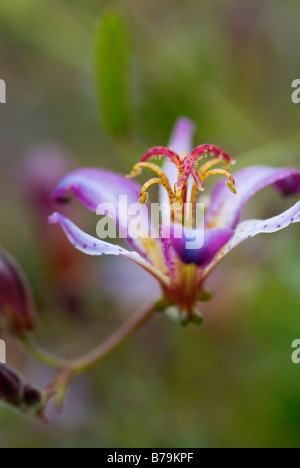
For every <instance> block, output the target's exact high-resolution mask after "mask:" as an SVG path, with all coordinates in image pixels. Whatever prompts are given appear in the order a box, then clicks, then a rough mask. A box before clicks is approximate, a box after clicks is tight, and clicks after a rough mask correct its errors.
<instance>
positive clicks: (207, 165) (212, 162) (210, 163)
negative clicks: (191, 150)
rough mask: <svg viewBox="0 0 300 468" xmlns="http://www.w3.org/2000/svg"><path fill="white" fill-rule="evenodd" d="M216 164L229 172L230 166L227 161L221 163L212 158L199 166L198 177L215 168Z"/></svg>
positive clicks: (220, 160) (217, 159)
mask: <svg viewBox="0 0 300 468" xmlns="http://www.w3.org/2000/svg"><path fill="white" fill-rule="evenodd" d="M217 164H223V165H224V169H226V170H227V171H228V172H229V171H230V164H229V162H228V161H226V160H224V161H223V160H222V159H219V158H214V159H211V160H210V161H207V162H206V163H205V164H203V166H201V168H200V171H199V175H200V173H201V174H204V173H205V172H207V171H208V170H209V169H211V168H212V167H214V166H216V165H217Z"/></svg>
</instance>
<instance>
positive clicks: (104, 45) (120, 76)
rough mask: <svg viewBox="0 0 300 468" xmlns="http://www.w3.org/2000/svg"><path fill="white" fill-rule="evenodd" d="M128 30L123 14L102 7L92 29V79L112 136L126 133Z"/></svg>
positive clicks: (128, 125)
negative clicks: (93, 51)
mask: <svg viewBox="0 0 300 468" xmlns="http://www.w3.org/2000/svg"><path fill="white" fill-rule="evenodd" d="M130 51H131V47H130V33H129V29H128V27H127V24H126V21H125V20H124V18H123V16H122V15H121V14H120V13H119V12H117V11H114V10H108V11H106V12H105V13H104V14H103V15H102V16H101V19H100V22H99V24H98V26H97V30H96V41H95V55H96V57H95V58H96V80H97V89H98V97H99V108H100V115H101V119H102V123H103V125H104V126H105V127H106V130H107V131H108V132H109V133H111V134H112V135H113V136H115V137H120V136H123V135H125V134H126V133H128V131H129V127H130V112H129V63H130Z"/></svg>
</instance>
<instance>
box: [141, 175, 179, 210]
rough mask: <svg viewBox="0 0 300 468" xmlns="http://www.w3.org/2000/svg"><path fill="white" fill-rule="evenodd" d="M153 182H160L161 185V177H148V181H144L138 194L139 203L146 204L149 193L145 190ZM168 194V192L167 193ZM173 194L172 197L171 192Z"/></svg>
mask: <svg viewBox="0 0 300 468" xmlns="http://www.w3.org/2000/svg"><path fill="white" fill-rule="evenodd" d="M154 184H161V185H164V183H163V181H162V179H158V178H156V179H155V178H154V179H150V180H148V182H146V183H145V184H144V185H143V187H142V190H141V196H140V204H141V205H146V203H147V201H148V198H149V194H148V192H147V190H148V189H149V188H150V187H151V186H152V185H154ZM169 195H170V194H169ZM172 195H173V199H174V198H175V197H174V194H173V193H172Z"/></svg>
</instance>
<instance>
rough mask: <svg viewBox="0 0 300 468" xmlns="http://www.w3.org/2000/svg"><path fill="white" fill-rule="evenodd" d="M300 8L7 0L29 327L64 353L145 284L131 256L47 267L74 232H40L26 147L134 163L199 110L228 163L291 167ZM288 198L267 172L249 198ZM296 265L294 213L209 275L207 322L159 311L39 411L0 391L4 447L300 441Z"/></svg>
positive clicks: (6, 158) (236, 2)
mask: <svg viewBox="0 0 300 468" xmlns="http://www.w3.org/2000/svg"><path fill="white" fill-rule="evenodd" d="M299 14H300V4H299V2H297V1H296V0H286V1H285V2H282V1H281V0H272V1H271V0H227V1H226V2H224V1H221V0H210V2H199V0H189V1H188V2H182V1H179V0H165V1H164V2H161V1H158V0H151V1H146V0H139V1H138V2H137V1H134V0H122V1H120V2H119V1H108V0H107V1H102V0H84V1H83V0H72V1H71V2H70V1H69V0H43V1H42V2H41V1H40V0H10V1H6V2H1V3H0V78H2V79H4V80H5V81H6V84H7V104H6V105H1V125H0V154H1V162H0V164H1V174H0V181H1V198H0V216H1V220H2V221H1V244H2V245H3V246H4V247H5V248H6V249H7V250H8V251H10V252H11V253H12V254H13V255H14V256H15V257H16V258H17V259H18V260H19V262H20V263H21V264H22V266H23V268H24V270H25V271H26V273H27V275H28V277H29V279H30V282H31V284H32V287H33V291H34V295H35V298H36V302H37V305H38V308H39V310H40V314H39V321H40V327H39V330H38V332H37V334H36V336H37V340H38V341H39V342H41V343H43V344H44V345H45V346H47V347H48V348H49V349H52V350H55V351H56V352H61V353H62V354H64V355H73V356H74V355H77V354H78V353H79V352H81V351H83V350H87V349H88V348H89V347H90V346H91V344H92V343H97V342H98V341H99V339H101V338H102V337H104V336H106V335H107V334H108V333H109V330H113V329H114V328H115V327H116V325H117V323H119V322H120V321H121V320H122V319H123V318H124V317H125V316H126V315H128V314H129V313H130V312H131V311H132V309H133V308H134V307H136V306H138V304H139V302H140V301H141V300H142V298H143V297H144V296H147V294H148V290H150V289H151V288H152V285H151V283H148V282H147V279H146V278H145V280H143V278H144V276H143V277H141V281H140V283H139V284H137V283H136V280H135V281H132V282H130V280H129V279H130V277H131V276H130V275H131V274H132V275H133V276H132V277H134V272H132V273H131V266H130V265H128V264H127V263H126V262H125V261H122V260H119V259H118V260H116V261H114V262H112V261H110V259H105V260H104V261H102V259H101V260H99V259H90V258H85V257H84V258H83V256H82V255H81V254H80V253H79V252H75V251H74V252H73V250H72V252H70V253H69V254H68V255H69V256H70V257H68V259H67V260H66V261H65V260H63V263H64V262H65V263H68V268H69V270H72V275H73V274H74V281H75V282H77V283H76V287H75V289H78V287H77V285H78V284H81V287H82V290H81V291H80V294H77V293H78V291H76V294H75V295H74V291H72V293H71V294H70V296H68V295H67V296H68V297H67V299H68V300H65V302H64V301H62V300H61V298H62V295H63V294H62V291H61V290H62V289H63V293H64V294H65V292H66V286H65V283H64V285H63V287H61V286H59V285H58V284H56V282H55V277H56V276H55V275H56V271H57V269H59V266H58V265H57V263H56V264H55V265H53V259H52V258H50V257H51V255H49V252H48V246H49V244H51V245H52V246H53V243H52V242H54V244H55V242H59V243H60V244H59V245H60V249H61V250H64V249H67V248H68V247H67V243H66V242H65V240H64V238H63V237H61V238H60V239H59V241H57V240H52V239H51V240H49V239H48V238H47V236H49V237H50V236H51V235H52V234H50V231H51V233H52V232H53V229H56V228H54V227H53V226H52V227H51V226H49V227H48V226H47V225H46V215H47V213H45V217H44V219H43V223H44V225H43V226H41V225H40V220H41V218H43V215H41V213H40V211H39V215H38V216H37V208H36V206H34V201H33V200H32V199H31V200H30V201H29V200H28V197H27V199H26V197H25V196H24V186H25V191H27V192H28V183H27V186H26V180H25V179H26V178H25V176H24V174H25V172H24V171H25V169H24V168H25V167H26V166H27V165H28V160H29V159H30V157H31V154H32V153H33V152H35V153H37V154H38V152H39V151H43V150H39V149H38V150H37V149H36V148H41V147H43V148H44V147H48V145H51V146H53V145H55V146H56V147H59V148H60V149H59V151H64V152H68V153H69V154H70V155H71V156H69V158H70V160H71V163H70V165H71V166H72V167H77V166H82V165H93V166H101V167H106V168H110V169H113V170H117V171H119V172H122V173H128V172H129V170H130V168H131V166H132V164H133V163H134V162H135V161H136V160H137V158H138V157H139V156H140V155H141V154H142V153H143V151H145V150H146V149H147V148H148V147H149V146H154V145H161V144H166V143H167V141H168V138H169V134H170V131H171V129H172V126H173V124H174V122H175V119H176V118H177V117H178V116H180V115H186V116H187V117H189V118H191V119H193V120H195V122H196V123H197V137H196V138H197V140H196V143H197V144H200V143H204V142H211V143H213V144H216V145H218V146H221V147H222V148H224V149H225V150H226V151H228V152H229V153H230V154H231V155H232V156H233V157H235V159H237V161H238V168H241V167H243V166H245V165H249V164H257V163H261V164H269V165H275V166H280V165H283V166H284V165H294V166H295V167H299V163H300V161H299V154H300V136H299V130H298V129H299V125H300V107H299V106H297V105H294V104H292V102H291V92H292V90H291V83H292V81H293V80H294V79H295V78H299V27H298V18H299ZM99 115H100V119H99ZM47 170H48V169H47V165H46V164H45V172H46V173H47ZM57 181H58V180H57ZM53 183H54V185H55V181H54V182H53ZM30 184H31V183H29V185H30ZM54 185H53V187H54ZM30 187H31V185H30ZM292 202H293V200H281V199H280V198H279V196H278V195H277V194H274V192H273V191H272V190H269V189H268V190H265V191H264V192H262V193H261V194H259V195H258V196H257V197H256V198H255V199H254V200H253V201H252V202H251V203H250V205H249V207H248V208H247V214H249V215H252V216H254V217H268V216H272V214H275V213H278V212H279V211H280V210H281V209H283V208H286V207H288V206H290V205H291V204H292ZM74 205H75V208H74V206H73V205H72V207H70V209H71V210H74V211H75V214H74V216H75V219H76V216H79V217H81V218H80V220H81V226H82V227H84V225H85V226H86V229H88V227H89V229H90V232H92V233H94V229H95V221H96V220H95V217H94V216H91V217H89V216H88V215H87V214H86V213H85V211H84V210H82V208H81V207H79V204H76V203H75V202H74ZM69 213H70V211H69ZM74 216H73V218H74ZM47 233H48V234H47ZM55 245H56V244H55ZM54 263H55V262H54ZM58 263H59V261H58ZM65 263H64V265H65ZM68 268H66V271H68ZM76 269H77V270H76ZM82 269H83V270H84V271H85V272H86V274H85V275H84V279H83V278H80V273H79V274H77V273H76V271H78V270H80V271H82ZM74 272H75V273H74ZM71 278H73V277H72V276H71ZM122 278H123V279H122ZM124 278H126V281H127V283H125V279H124ZM128 278H129V279H128ZM299 279H300V249H299V227H298V226H293V227H290V228H289V229H288V230H286V231H283V232H280V233H277V234H274V235H271V236H260V237H258V238H256V239H254V240H252V241H249V242H248V243H245V244H243V245H242V246H241V247H239V248H238V249H237V251H236V252H235V253H233V254H232V255H231V256H230V257H229V258H228V259H227V260H226V261H224V262H223V265H221V266H220V267H219V269H218V270H217V271H216V272H215V274H214V276H213V277H212V278H211V281H210V283H211V287H212V289H213V290H214V291H215V298H214V300H213V302H212V303H210V304H207V305H204V306H203V313H204V315H205V318H206V321H205V325H204V326H203V327H201V328H195V327H193V326H191V327H190V328H188V329H187V330H183V329H181V328H177V326H175V325H174V324H172V323H170V322H168V321H167V320H166V319H165V318H164V317H161V316H157V317H155V319H154V320H153V321H152V322H150V323H149V324H148V325H147V326H145V327H144V329H143V330H142V331H141V332H140V333H138V334H137V335H136V336H135V337H134V338H133V339H132V340H131V341H130V342H129V343H127V344H126V345H124V346H123V347H122V349H120V350H119V351H118V352H116V353H115V354H114V355H113V356H111V357H110V358H109V359H108V360H107V361H106V362H105V363H103V364H102V365H101V366H100V367H99V368H98V369H96V370H94V371H93V372H91V373H89V374H87V375H84V376H82V377H80V378H78V380H76V381H75V382H74V384H73V387H72V390H71V393H70V397H69V400H68V402H67V404H66V408H65V412H64V413H63V414H62V415H60V416H54V415H53V414H52V415H51V414H50V420H51V423H50V424H49V426H46V427H44V426H42V427H41V425H40V424H39V423H37V422H35V421H33V420H32V419H31V418H30V417H22V416H19V415H18V414H15V413H14V412H12V411H11V410H10V409H7V408H3V407H0V421H1V424H0V445H1V447H10V448H14V447H299V444H300V443H299V440H300V404H299V403H300V402H299V398H300V397H299V395H300V374H299V372H300V368H298V367H297V366H296V365H294V364H292V362H291V353H292V349H291V343H292V341H293V340H294V339H299V338H300V313H299V312H300V310H299V309H300V289H299ZM144 281H145V282H144ZM71 282H72V281H71ZM73 286H74V285H73ZM68 287H70V288H71V289H72V284H71V285H68ZM147 288H148V289H147ZM149 288H150V289H149ZM65 296H66V295H65ZM75 296H76V297H75ZM78 296H80V297H78ZM64 298H65V299H66V297H64ZM66 304H67V305H66ZM8 362H9V364H11V365H14V366H15V367H16V368H18V369H19V370H20V371H21V372H22V374H23V375H24V377H25V378H26V379H28V380H30V382H31V383H34V384H36V385H43V384H45V383H46V382H47V381H48V380H50V379H51V376H52V372H51V371H50V373H49V371H48V370H47V369H46V368H44V367H43V366H41V365H38V364H35V363H34V362H33V361H31V360H30V361H28V360H27V359H26V357H25V356H24V355H23V354H22V352H21V351H20V349H19V348H18V346H17V345H15V344H14V342H13V341H9V346H8ZM50 413H51V411H50Z"/></svg>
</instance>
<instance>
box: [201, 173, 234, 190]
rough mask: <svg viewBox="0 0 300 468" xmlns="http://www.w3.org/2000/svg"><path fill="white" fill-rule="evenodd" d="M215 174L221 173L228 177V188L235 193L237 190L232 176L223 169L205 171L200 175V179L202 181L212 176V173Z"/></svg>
mask: <svg viewBox="0 0 300 468" xmlns="http://www.w3.org/2000/svg"><path fill="white" fill-rule="evenodd" d="M216 174H221V175H224V176H225V177H228V179H229V181H228V182H226V185H227V187H228V188H229V190H230V191H231V192H232V193H234V194H235V195H236V194H237V191H236V188H235V181H234V178H233V177H232V175H231V174H230V172H228V171H225V170H224V169H212V170H211V171H208V172H206V173H205V174H203V176H202V181H203V182H204V181H205V180H206V179H208V178H209V177H210V176H213V175H216Z"/></svg>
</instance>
